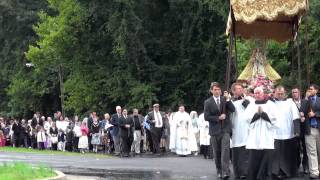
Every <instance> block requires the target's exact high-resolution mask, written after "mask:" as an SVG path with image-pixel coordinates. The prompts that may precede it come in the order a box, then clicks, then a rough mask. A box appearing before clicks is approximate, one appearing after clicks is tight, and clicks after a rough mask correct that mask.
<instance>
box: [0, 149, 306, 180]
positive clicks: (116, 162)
mask: <svg viewBox="0 0 320 180" xmlns="http://www.w3.org/2000/svg"><path fill="white" fill-rule="evenodd" d="M17 161H20V162H27V163H31V164H45V165H47V166H49V167H52V168H54V169H57V170H60V171H62V172H64V173H66V174H70V175H74V174H78V175H84V176H100V177H101V178H99V179H107V180H114V179H117V180H118V179H120V180H121V179H122V180H129V179H130V180H149V179H154V180H158V179H168V180H180V179H190V180H193V179H197V180H198V179H204V180H207V179H208V180H209V179H210V180H215V179H217V178H216V171H215V167H214V162H213V161H212V160H206V159H203V158H202V156H201V157H200V156H199V157H176V156H170V157H157V158H153V157H150V156H148V157H133V158H118V157H108V158H107V157H106V158H94V157H88V156H64V155H48V154H34V153H14V152H0V162H1V163H4V162H17ZM232 179H233V178H232ZM301 179H304V178H295V179H294V180H301ZM292 180H293V179H292Z"/></svg>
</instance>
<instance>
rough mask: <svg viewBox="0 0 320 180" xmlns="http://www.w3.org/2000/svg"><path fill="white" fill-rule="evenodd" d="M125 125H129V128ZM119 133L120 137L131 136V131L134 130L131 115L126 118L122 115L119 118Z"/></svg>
mask: <svg viewBox="0 0 320 180" xmlns="http://www.w3.org/2000/svg"><path fill="white" fill-rule="evenodd" d="M125 125H130V128H126V127H125ZM119 130H120V131H119V133H120V137H124V138H131V137H133V131H134V122H133V119H132V117H131V116H127V118H124V116H122V117H121V118H120V119H119Z"/></svg>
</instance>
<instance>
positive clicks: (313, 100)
mask: <svg viewBox="0 0 320 180" xmlns="http://www.w3.org/2000/svg"><path fill="white" fill-rule="evenodd" d="M311 100H312V104H313V105H314V104H315V103H316V98H315V97H312V98H311Z"/></svg>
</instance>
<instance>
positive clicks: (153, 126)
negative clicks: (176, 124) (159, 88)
mask: <svg viewBox="0 0 320 180" xmlns="http://www.w3.org/2000/svg"><path fill="white" fill-rule="evenodd" d="M159 107H160V105H159V104H154V105H153V111H151V112H149V113H148V116H147V123H149V124H150V132H151V137H152V144H153V153H154V154H156V155H160V139H161V136H162V132H163V129H164V124H165V121H166V120H167V118H166V115H165V113H164V112H161V111H159Z"/></svg>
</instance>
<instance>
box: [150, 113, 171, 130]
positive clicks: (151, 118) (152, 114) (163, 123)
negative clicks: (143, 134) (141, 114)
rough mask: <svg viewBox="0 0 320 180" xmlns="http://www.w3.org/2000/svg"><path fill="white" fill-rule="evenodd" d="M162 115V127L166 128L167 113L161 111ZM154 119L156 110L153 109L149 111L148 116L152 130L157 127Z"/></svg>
mask: <svg viewBox="0 0 320 180" xmlns="http://www.w3.org/2000/svg"><path fill="white" fill-rule="evenodd" d="M160 115H161V117H162V125H163V126H162V128H166V127H165V125H166V121H167V118H166V114H165V113H164V112H161V111H160ZM153 120H155V116H154V112H153V111H151V112H149V113H148V116H147V123H148V124H150V128H151V129H150V130H151V131H152V129H153V128H155V123H154V122H152V121H153Z"/></svg>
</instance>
